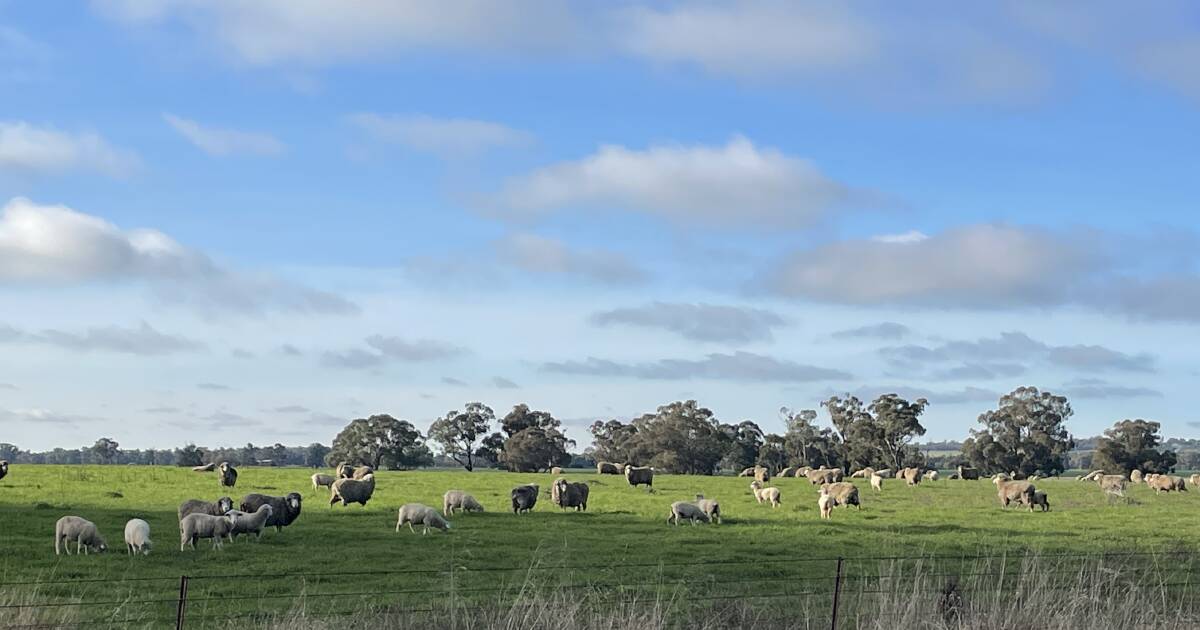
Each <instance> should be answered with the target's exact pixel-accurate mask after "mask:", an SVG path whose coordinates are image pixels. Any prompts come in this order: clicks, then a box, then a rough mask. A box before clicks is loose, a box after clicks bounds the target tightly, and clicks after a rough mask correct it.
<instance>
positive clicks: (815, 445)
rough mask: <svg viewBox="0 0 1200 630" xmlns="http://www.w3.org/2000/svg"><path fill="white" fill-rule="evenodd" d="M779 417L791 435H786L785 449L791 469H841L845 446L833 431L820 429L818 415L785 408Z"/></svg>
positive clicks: (811, 411)
mask: <svg viewBox="0 0 1200 630" xmlns="http://www.w3.org/2000/svg"><path fill="white" fill-rule="evenodd" d="M779 415H780V417H781V418H782V419H783V422H784V426H786V427H787V432H785V433H784V434H783V448H784V451H785V452H786V454H787V462H788V464H789V465H792V466H811V467H813V468H818V467H821V466H829V467H841V465H842V464H841V457H840V455H839V453H840V451H841V442H840V441H839V440H838V436H837V434H835V433H834V432H833V430H832V429H829V428H828V427H822V428H817V426H816V425H815V424H813V421H814V420H816V419H817V412H816V411H814V410H812V409H801V410H800V411H793V410H791V409H788V408H787V407H781V408H780V409H779Z"/></svg>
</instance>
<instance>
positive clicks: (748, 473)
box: [738, 466, 758, 477]
mask: <svg viewBox="0 0 1200 630" xmlns="http://www.w3.org/2000/svg"><path fill="white" fill-rule="evenodd" d="M755 468H758V467H757V466H751V467H749V468H743V469H742V472H740V473H738V476H739V477H753V476H754V469H755Z"/></svg>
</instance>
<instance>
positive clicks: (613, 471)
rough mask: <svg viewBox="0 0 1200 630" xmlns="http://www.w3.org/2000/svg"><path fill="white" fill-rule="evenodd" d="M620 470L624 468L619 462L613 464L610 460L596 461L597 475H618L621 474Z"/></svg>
mask: <svg viewBox="0 0 1200 630" xmlns="http://www.w3.org/2000/svg"><path fill="white" fill-rule="evenodd" d="M622 470H624V467H623V466H621V465H620V464H613V463H611V462H596V474H597V475H619V474H621V471H622Z"/></svg>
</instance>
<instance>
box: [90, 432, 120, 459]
mask: <svg viewBox="0 0 1200 630" xmlns="http://www.w3.org/2000/svg"><path fill="white" fill-rule="evenodd" d="M120 446H121V445H120V444H117V441H116V440H114V439H112V438H106V437H102V438H100V439H99V440H96V443H95V444H93V445H92V449H91V451H92V454H94V455H95V456H96V458H97V459H99V460H100V463H102V464H111V463H113V460H114V459H116V458H117V450H118V449H119V448H120Z"/></svg>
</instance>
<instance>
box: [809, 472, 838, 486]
mask: <svg viewBox="0 0 1200 630" xmlns="http://www.w3.org/2000/svg"><path fill="white" fill-rule="evenodd" d="M805 477H808V483H810V484H812V485H814V486H815V485H819V484H826V483H834V482H837V481H841V480H842V469H841V468H817V469H815V470H810V471H808V474H806V475H805Z"/></svg>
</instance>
